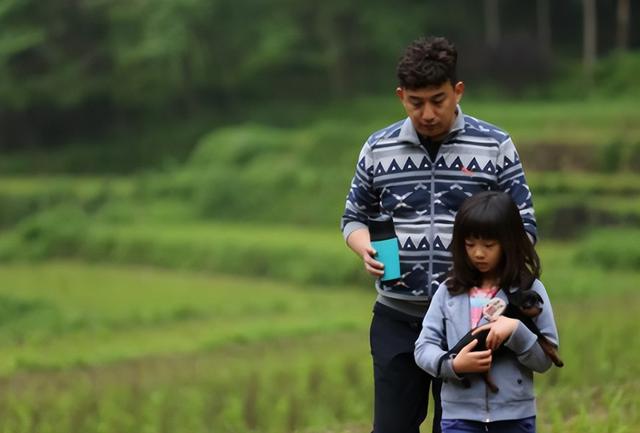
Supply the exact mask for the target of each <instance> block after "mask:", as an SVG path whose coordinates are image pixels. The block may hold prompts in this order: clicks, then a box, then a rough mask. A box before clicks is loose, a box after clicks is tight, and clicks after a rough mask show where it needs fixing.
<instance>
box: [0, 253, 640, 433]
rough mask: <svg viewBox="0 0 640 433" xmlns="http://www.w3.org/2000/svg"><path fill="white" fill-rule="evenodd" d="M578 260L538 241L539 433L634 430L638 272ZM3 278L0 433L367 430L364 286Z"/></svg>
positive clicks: (139, 274) (154, 276)
mask: <svg viewBox="0 0 640 433" xmlns="http://www.w3.org/2000/svg"><path fill="white" fill-rule="evenodd" d="M576 251H577V249H576V246H575V245H573V244H563V243H543V244H542V245H541V246H540V252H541V254H542V257H543V263H544V264H545V270H544V274H543V281H544V283H545V285H546V287H547V289H548V291H549V293H550V296H551V298H552V301H553V304H554V312H555V316H556V320H557V322H558V326H559V331H560V339H561V355H562V357H563V359H564V361H565V363H566V366H565V367H564V368H562V369H556V368H553V369H552V370H551V371H549V372H548V373H546V374H543V375H537V378H536V383H537V390H538V396H539V399H538V406H539V416H538V422H539V431H540V432H541V433H555V432H580V433H582V432H587V433H591V432H593V433H595V432H601V431H628V432H631V431H635V429H637V428H638V427H639V426H640V416H639V413H638V411H637V407H636V402H637V401H636V396H637V395H638V391H640V381H639V380H638V379H637V378H638V377H639V376H638V375H639V374H640V371H639V368H640V367H639V366H640V351H638V350H637V348H638V347H640V340H639V338H640V334H638V333H637V332H635V327H636V325H635V321H634V318H635V317H637V316H638V315H639V314H640V296H639V295H638V292H637V290H636V285H637V281H638V273H637V271H635V270H633V271H621V272H616V273H615V274H614V275H611V274H609V273H607V272H605V271H603V270H601V269H599V268H597V267H592V266H589V265H582V264H581V263H576V262H575V254H576ZM0 281H2V282H3V284H2V285H1V286H0V299H1V300H2V303H1V304H2V305H3V308H5V310H3V311H4V312H3V313H2V314H1V315H0V317H4V318H5V319H7V318H8V319H7V320H5V321H3V322H0V360H2V362H0V372H1V373H2V377H1V378H0V385H1V386H0V431H4V432H11V433H22V432H25V433H26V432H30V431H38V432H50V433H56V432H65V433H75V432H78V433H79V432H82V433H93V432H96V433H97V432H104V431H118V432H121V433H129V432H139V431H154V432H155V431H157V432H172V433H175V432H178V433H179V432H185V433H186V432H189V433H193V432H205V431H216V432H223V433H224V432H229V433H231V432H233V433H245V432H246V433H249V432H263V433H272V432H273V433H281V432H292V431H294V430H295V431H301V432H302V431H304V432H313V433H320V432H322V433H326V432H336V433H338V432H340V433H346V432H348V431H352V432H353V433H356V432H357V433H360V432H364V431H366V429H367V427H366V426H367V424H368V422H369V420H370V417H371V407H370V398H369V397H367V396H371V392H372V389H371V364H370V358H369V354H368V344H367V342H368V338H367V327H368V324H369V319H370V315H371V312H370V310H371V304H372V302H373V299H374V296H375V295H374V293H373V289H372V288H370V289H369V291H362V290H352V289H348V288H347V287H343V286H337V287H327V286H313V287H300V286H296V285H289V284H286V283H283V282H277V281H263V280H259V279H253V278H243V277H237V276H236V277H225V276H212V275H206V274H194V273H188V272H175V271H168V270H159V269H153V268H147V267H133V266H112V265H97V264H93V265H88V264H86V263H80V262H69V261H58V262H46V263H41V264H24V263H14V264H10V265H4V266H2V267H0ZM624 429H626V430H624ZM423 431H429V429H428V428H427V427H426V426H425V427H424V428H423Z"/></svg>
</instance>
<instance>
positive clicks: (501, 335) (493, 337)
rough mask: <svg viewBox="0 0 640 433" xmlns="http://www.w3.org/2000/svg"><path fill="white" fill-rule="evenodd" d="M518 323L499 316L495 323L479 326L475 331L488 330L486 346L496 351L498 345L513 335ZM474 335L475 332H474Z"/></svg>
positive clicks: (515, 320)
mask: <svg viewBox="0 0 640 433" xmlns="http://www.w3.org/2000/svg"><path fill="white" fill-rule="evenodd" d="M519 322H520V321H519V320H517V319H512V318H510V317H505V316H500V317H498V318H497V319H496V320H495V321H493V322H491V323H488V324H486V325H484V326H480V327H479V328H478V329H477V330H476V331H480V330H484V329H487V328H488V329H489V334H487V340H486V346H487V348H488V349H491V350H496V349H497V348H498V347H500V345H501V344H502V343H503V342H504V341H505V340H506V339H507V338H509V337H510V336H511V334H513V333H514V331H515V330H516V328H517V327H518V323H519ZM474 333H475V332H474Z"/></svg>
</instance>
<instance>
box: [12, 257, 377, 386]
mask: <svg viewBox="0 0 640 433" xmlns="http://www.w3.org/2000/svg"><path fill="white" fill-rule="evenodd" d="M0 280H1V281H3V284H2V286H1V287H0V299H2V301H3V303H4V304H5V305H7V304H9V305H13V306H15V307H14V310H15V309H17V310H18V311H17V312H14V317H13V318H12V320H9V321H6V322H4V323H2V324H1V326H0V343H1V345H0V374H5V375H6V374H10V373H12V372H15V371H20V370H23V369H27V370H29V369H34V368H36V369H41V368H45V369H47V368H62V367H66V366H70V365H83V364H89V365H92V364H99V363H106V362H113V361H118V360H122V359H130V358H136V357H141V356H148V355H158V354H168V353H185V352H194V351H200V350H212V349H214V348H216V347H218V346H220V345H224V344H226V343H230V342H234V341H235V342H240V341H241V342H256V341H261V340H265V339H267V340H268V339H274V338H282V337H286V336H292V335H295V336H299V335H306V334H310V333H311V334H313V333H319V332H320V333H322V332H335V331H338V330H344V329H354V328H355V329H362V327H363V326H365V322H366V317H367V316H368V314H369V312H370V304H371V302H372V298H373V295H372V294H371V293H366V292H363V291H356V290H347V291H344V290H341V289H338V288H322V289H320V288H312V287H299V286H293V285H287V284H283V283H275V282H269V281H261V280H255V279H248V278H240V277H233V278H226V277H211V276H204V275H203V276H198V275H191V274H186V273H174V272H168V271H162V270H159V269H150V268H128V267H110V266H98V265H85V264H80V263H73V262H57V263H46V264H42V265H25V264H13V265H9V266H2V267H0ZM325 309H328V310H329V311H331V313H332V315H331V320H330V321H327V320H326V317H325V313H324V311H325Z"/></svg>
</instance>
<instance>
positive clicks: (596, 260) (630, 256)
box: [576, 225, 640, 271]
mask: <svg viewBox="0 0 640 433" xmlns="http://www.w3.org/2000/svg"><path fill="white" fill-rule="evenodd" d="M578 246H579V248H578V250H577V251H578V252H577V253H576V263H581V264H586V265H590V266H596V267H599V268H601V269H605V270H608V271H613V270H621V269H626V270H637V269H640V230H638V229H637V225H636V229H634V230H629V229H611V228H609V229H600V230H594V231H591V232H590V233H589V234H588V235H587V236H586V237H585V238H584V239H583V240H581V241H580V243H579V244H578Z"/></svg>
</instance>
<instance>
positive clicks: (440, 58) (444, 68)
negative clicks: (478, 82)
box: [396, 36, 458, 90]
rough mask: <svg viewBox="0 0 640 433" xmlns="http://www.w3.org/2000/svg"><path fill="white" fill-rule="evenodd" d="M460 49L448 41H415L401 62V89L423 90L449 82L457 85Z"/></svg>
mask: <svg viewBox="0 0 640 433" xmlns="http://www.w3.org/2000/svg"><path fill="white" fill-rule="evenodd" d="M457 61H458V52H457V50H456V47H455V46H454V45H453V44H452V43H451V42H449V41H448V40H447V39H446V38H443V37H436V36H430V37H428V38H420V39H416V40H415V41H413V42H412V43H411V44H409V46H408V47H407V48H406V50H405V52H404V54H403V56H402V58H401V59H400V61H399V62H398V67H397V69H396V73H397V76H398V81H399V84H400V87H403V88H405V89H411V90H416V89H423V88H425V87H431V86H440V85H441V84H443V83H444V82H446V81H450V82H451V84H452V85H455V84H456V83H457V77H456V63H457Z"/></svg>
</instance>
